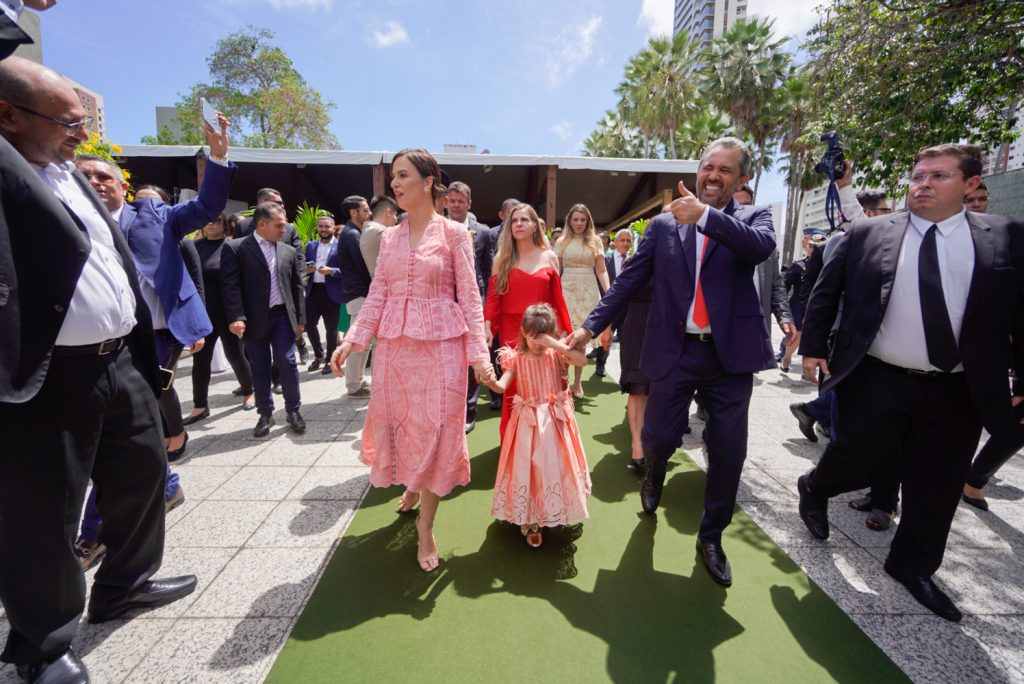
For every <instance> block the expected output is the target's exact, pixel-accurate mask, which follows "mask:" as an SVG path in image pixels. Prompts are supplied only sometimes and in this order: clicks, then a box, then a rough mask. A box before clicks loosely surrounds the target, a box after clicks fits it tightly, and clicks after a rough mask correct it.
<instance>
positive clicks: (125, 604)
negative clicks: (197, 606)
mask: <svg viewBox="0 0 1024 684" xmlns="http://www.w3.org/2000/svg"><path fill="white" fill-rule="evenodd" d="M195 590H196V576H195V575H182V576H181V577H168V578H167V579H162V580H150V581H149V582H146V583H145V584H143V585H142V586H141V587H139V588H138V589H136V590H135V591H129V592H126V593H124V594H121V595H120V596H118V597H116V598H113V599H108V600H106V601H97V600H96V599H95V598H94V599H93V600H91V601H90V602H89V622H92V623H97V622H106V621H107V620H113V619H114V618H118V617H121V616H122V615H124V614H125V613H127V612H128V611H129V610H132V609H134V608H158V607H160V606H166V605H167V604H168V603H174V602H175V601H177V600H178V599H180V598H184V597H186V596H188V595H189V594H191V593H192V592H193V591H195Z"/></svg>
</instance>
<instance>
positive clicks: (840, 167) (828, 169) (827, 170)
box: [814, 131, 846, 232]
mask: <svg viewBox="0 0 1024 684" xmlns="http://www.w3.org/2000/svg"><path fill="white" fill-rule="evenodd" d="M821 142H823V143H826V144H828V148H827V149H826V150H825V154H824V155H822V157H821V161H820V162H818V163H817V164H815V165H814V172H815V173H823V174H825V175H826V176H828V191H827V192H826V194H825V218H827V219H828V224H829V225H830V226H831V227H832V232H835V230H836V220H835V213H836V212H837V211H838V212H839V218H840V219H842V221H843V222H845V221H846V216H844V215H843V209H842V206H841V203H840V201H839V189H838V188H837V187H836V178H842V177H843V176H844V175H846V155H845V154H843V142H842V141H841V140H840V139H839V134H838V133H836V132H835V131H828V132H827V133H822V134H821Z"/></svg>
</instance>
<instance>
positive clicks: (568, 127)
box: [550, 119, 573, 140]
mask: <svg viewBox="0 0 1024 684" xmlns="http://www.w3.org/2000/svg"><path fill="white" fill-rule="evenodd" d="M550 131H551V132H552V133H554V134H555V135H557V136H558V137H559V138H561V139H562V140H568V139H569V138H571V137H572V131H573V125H572V124H571V123H570V122H568V121H566V120H565V119H562V120H561V121H559V122H558V123H556V124H554V125H552V126H551V128H550Z"/></svg>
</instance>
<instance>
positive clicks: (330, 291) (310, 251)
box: [302, 240, 341, 304]
mask: <svg viewBox="0 0 1024 684" xmlns="http://www.w3.org/2000/svg"><path fill="white" fill-rule="evenodd" d="M319 244H320V241H319V240H315V241H313V242H310V243H309V244H307V245H306V261H307V262H314V263H315V262H316V250H317V246H318V245H319ZM325 265H326V266H329V267H330V268H332V269H333V271H332V273H331V275H329V276H326V277H325V278H324V285H326V286H327V296H328V297H329V298H330V300H331V301H332V302H334V303H335V304H341V269H340V268H339V267H338V266H339V264H338V241H337V240H335V241H334V242H332V243H331V250H330V252H328V253H327V263H326V264H325ZM302 272H303V273H306V268H305V264H303V268H302ZM312 290H313V274H312V273H310V274H308V279H307V280H306V296H307V297H308V296H309V293H310V292H311V291H312Z"/></svg>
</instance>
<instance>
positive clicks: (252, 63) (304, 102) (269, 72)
mask: <svg viewBox="0 0 1024 684" xmlns="http://www.w3.org/2000/svg"><path fill="white" fill-rule="evenodd" d="M206 63H207V65H208V66H209V69H210V80H209V81H208V82H201V83H196V84H195V85H193V86H192V87H191V88H190V89H189V91H188V93H187V94H185V95H184V96H182V98H181V99H180V100H179V101H178V103H177V105H176V107H177V110H178V120H179V122H180V124H181V130H182V136H181V138H180V139H179V140H177V141H175V142H178V143H184V144H201V143H202V141H203V135H202V119H201V114H200V106H199V98H201V97H205V98H206V99H208V100H209V101H210V102H211V103H212V104H213V105H214V106H215V107H217V108H218V109H220V110H221V111H223V112H224V115H225V116H226V117H227V118H228V119H229V120H230V121H231V123H232V126H233V132H234V135H233V138H234V140H236V141H237V142H238V144H240V145H242V146H245V147H270V148H297V149H337V148H338V147H339V145H338V141H337V139H336V138H335V137H334V135H333V134H332V133H331V132H330V130H329V126H330V123H331V117H330V110H331V109H333V108H334V104H333V103H330V102H328V101H326V100H324V98H323V96H322V95H321V94H320V93H319V92H318V91H317V90H316V89H314V88H313V87H312V86H310V85H309V84H308V83H306V81H305V80H304V79H303V78H302V76H301V75H300V74H299V72H298V71H296V70H295V67H294V65H293V64H292V61H291V59H289V57H288V55H287V54H285V52H284V50H282V49H281V48H280V47H277V46H276V45H275V44H274V34H273V33H272V32H271V31H269V30H267V29H264V28H255V27H253V26H249V27H247V28H245V29H242V30H241V31H238V32H236V33H232V34H231V35H229V36H227V37H226V38H223V39H221V40H220V41H218V42H217V45H216V47H215V48H214V51H213V54H211V55H210V57H209V58H207V60H206ZM163 133H164V132H163V131H161V133H160V134H158V135H157V138H156V140H159V139H161V135H162V134H163ZM167 133H168V134H169V133H170V131H167ZM167 137H168V136H164V139H165V140H166V139H167ZM169 137H173V136H169ZM149 139H150V140H153V138H149Z"/></svg>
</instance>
